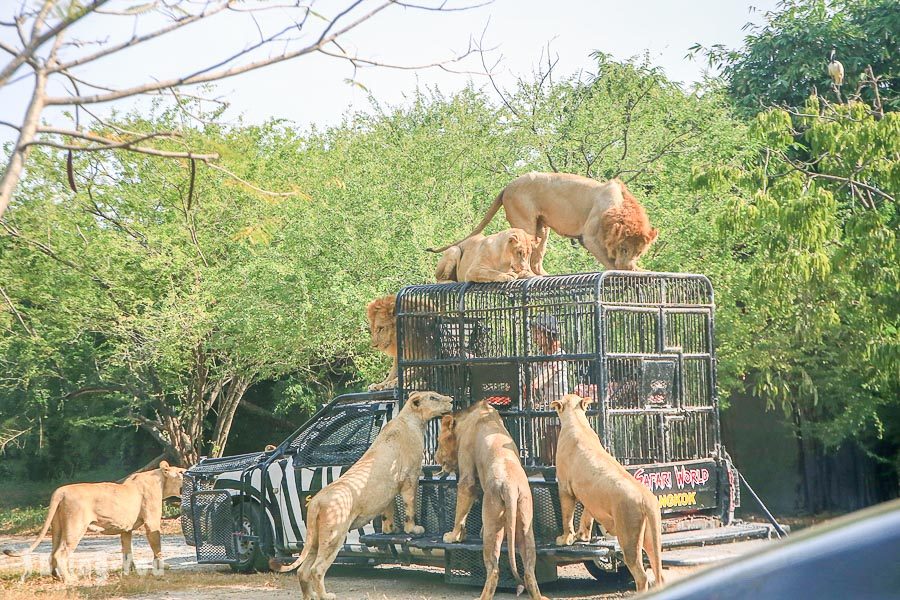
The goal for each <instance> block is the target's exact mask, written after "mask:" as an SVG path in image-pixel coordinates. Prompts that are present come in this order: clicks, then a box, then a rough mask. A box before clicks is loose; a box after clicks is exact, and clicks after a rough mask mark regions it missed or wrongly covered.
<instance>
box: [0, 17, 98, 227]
mask: <svg viewBox="0 0 900 600" xmlns="http://www.w3.org/2000/svg"><path fill="white" fill-rule="evenodd" d="M107 2H109V0H94V1H93V2H91V3H90V4H88V5H86V6H84V7H82V9H81V10H80V11H78V12H77V13H75V15H74V16H72V17H71V18H67V19H63V20H61V21H60V22H59V23H57V24H56V25H54V26H53V27H51V28H50V29H48V30H47V31H45V32H44V33H42V34H40V35H37V36H34V37H32V38H31V40H30V41H29V42H28V43H27V44H25V48H23V49H22V51H21V52H19V53H18V54H16V56H14V57H13V59H12V60H11V61H9V62H8V63H7V64H6V66H5V67H3V69H0V87H2V86H3V85H5V84H6V82H7V80H8V79H9V78H10V77H11V76H12V74H13V73H15V72H16V71H17V70H18V69H19V67H21V66H22V65H23V64H25V63H26V62H30V61H31V60H32V59H33V58H34V53H35V52H36V51H37V49H38V48H40V47H41V46H43V45H44V43H46V42H47V41H48V40H50V39H52V38H53V37H54V36H56V35H57V34H59V33H62V32H63V31H64V30H65V29H66V28H68V27H70V26H71V25H72V24H74V23H77V22H78V21H80V20H81V19H82V18H83V17H85V16H87V15H89V14H91V13H92V12H94V11H95V10H96V9H98V8H100V7H101V6H103V5H104V4H106V3H107ZM47 4H50V5H51V6H52V4H53V3H52V2H48V3H47ZM45 14H46V13H45ZM38 20H40V21H41V24H43V18H42V17H40V16H39V18H38ZM38 20H36V21H35V27H34V28H33V29H32V32H33V33H36V32H37V29H38ZM23 43H24V40H23ZM2 213H3V211H2V210H0V214H2Z"/></svg>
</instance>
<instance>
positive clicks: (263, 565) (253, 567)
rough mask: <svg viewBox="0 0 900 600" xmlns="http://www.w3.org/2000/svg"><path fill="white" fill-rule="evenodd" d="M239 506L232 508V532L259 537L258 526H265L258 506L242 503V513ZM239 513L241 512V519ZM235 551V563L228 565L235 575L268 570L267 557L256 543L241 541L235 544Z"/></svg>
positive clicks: (251, 503)
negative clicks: (233, 512) (233, 510)
mask: <svg viewBox="0 0 900 600" xmlns="http://www.w3.org/2000/svg"><path fill="white" fill-rule="evenodd" d="M240 506H241V505H235V507H234V509H235V515H234V531H240V532H242V533H244V534H246V535H253V536H259V535H260V533H262V532H260V531H259V527H260V525H262V526H266V523H265V521H264V520H263V515H262V511H261V510H260V509H259V506H258V505H257V504H254V503H253V502H244V503H243V508H244V510H243V511H240V510H239V508H240ZM241 512H243V517H242V516H241ZM235 550H236V551H237V557H236V558H237V562H233V563H231V564H230V565H229V566H230V567H231V570H232V571H234V572H235V573H253V572H256V571H268V570H269V557H268V556H266V555H265V554H264V553H263V551H262V548H260V547H259V543H258V542H255V541H249V540H241V541H239V542H237V544H236V548H235Z"/></svg>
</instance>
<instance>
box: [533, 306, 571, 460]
mask: <svg viewBox="0 0 900 600" xmlns="http://www.w3.org/2000/svg"><path fill="white" fill-rule="evenodd" d="M531 338H532V340H534V345H535V346H536V348H537V350H538V352H539V353H540V354H543V355H545V356H559V357H562V356H563V355H565V351H564V350H563V348H562V344H561V343H560V340H559V324H558V323H557V320H556V318H555V317H553V316H552V315H539V316H537V317H535V318H534V319H532V321H531ZM568 393H569V372H568V368H567V366H566V361H565V360H562V358H560V359H557V360H552V359H551V360H543V361H540V362H536V363H533V364H532V365H531V381H530V382H529V385H528V398H527V405H528V407H529V408H531V409H536V410H542V411H549V410H550V403H551V402H553V401H554V400H560V399H562V397H563V396H565V395H566V394H568ZM534 435H535V445H534V447H535V448H536V449H537V450H538V457H537V458H538V459H539V460H540V462H542V463H543V464H545V465H551V464H553V463H554V462H555V461H554V460H553V458H554V455H555V452H556V440H557V438H558V436H559V423H558V422H557V421H556V416H555V415H552V416H543V417H541V418H540V419H539V420H537V421H536V422H535V426H534Z"/></svg>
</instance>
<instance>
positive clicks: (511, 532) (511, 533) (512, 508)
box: [505, 485, 525, 596]
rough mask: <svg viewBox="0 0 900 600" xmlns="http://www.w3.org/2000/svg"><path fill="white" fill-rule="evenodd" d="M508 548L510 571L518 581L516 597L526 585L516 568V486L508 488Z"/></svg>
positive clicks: (517, 502) (517, 517)
mask: <svg viewBox="0 0 900 600" xmlns="http://www.w3.org/2000/svg"><path fill="white" fill-rule="evenodd" d="M505 501H506V547H507V553H508V554H509V570H510V571H511V572H512V576H513V578H514V579H515V580H516V595H517V596H518V595H519V594H521V593H522V590H524V589H525V585H524V584H523V583H522V578H521V577H520V576H519V569H518V567H516V522H517V521H518V520H519V514H518V513H519V490H518V489H516V488H515V487H514V486H511V485H507V486H506V498H505Z"/></svg>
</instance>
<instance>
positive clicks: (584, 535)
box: [575, 529, 591, 542]
mask: <svg viewBox="0 0 900 600" xmlns="http://www.w3.org/2000/svg"><path fill="white" fill-rule="evenodd" d="M575 539H576V540H578V541H579V542H589V541H591V530H590V529H579V530H578V533H576V534H575Z"/></svg>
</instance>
